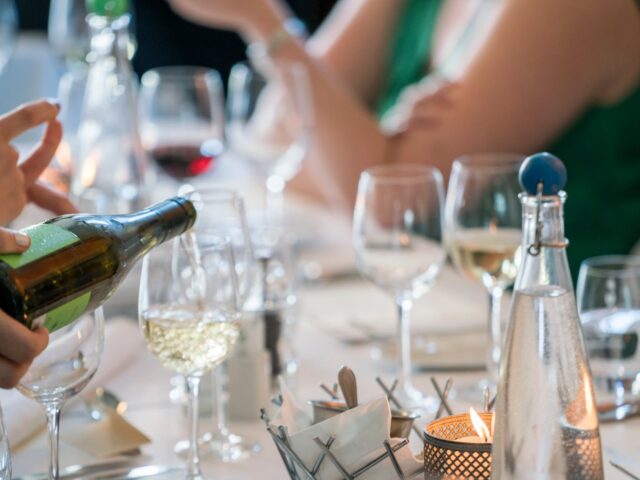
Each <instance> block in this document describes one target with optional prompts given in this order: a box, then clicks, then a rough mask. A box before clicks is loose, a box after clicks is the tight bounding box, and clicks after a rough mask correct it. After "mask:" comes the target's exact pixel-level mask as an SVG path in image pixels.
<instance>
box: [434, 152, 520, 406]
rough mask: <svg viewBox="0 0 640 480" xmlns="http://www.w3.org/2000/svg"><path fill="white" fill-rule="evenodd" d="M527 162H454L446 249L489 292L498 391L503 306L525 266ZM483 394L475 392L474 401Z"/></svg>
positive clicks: (506, 157)
mask: <svg viewBox="0 0 640 480" xmlns="http://www.w3.org/2000/svg"><path fill="white" fill-rule="evenodd" d="M523 160H524V156H522V155H517V154H508V153H504V154H502V153H488V154H476V155H467V156H464V157H461V158H459V159H457V160H456V161H455V162H453V169H452V172H451V178H450V179H449V190H448V192H447V201H446V206H445V226H446V227H445V243H446V245H447V249H448V250H449V253H450V254H451V257H452V259H453V263H454V265H455V267H456V269H457V270H458V271H459V272H460V273H462V274H463V275H464V276H465V277H467V278H470V279H471V280H474V281H476V282H480V283H482V285H484V287H485V288H486V289H487V291H488V292H489V322H488V334H489V338H488V340H489V349H488V351H487V357H486V368H487V378H486V379H484V380H483V381H482V382H481V384H480V385H479V388H480V389H482V388H484V387H485V386H489V387H495V385H496V383H497V381H498V368H499V365H500V355H501V350H502V327H501V313H500V302H501V299H502V294H503V292H504V290H505V288H507V287H509V286H511V285H513V282H514V281H515V278H516V273H517V272H518V265H519V264H520V243H521V242H522V208H521V205H520V200H519V199H518V193H519V192H520V184H519V182H518V171H519V169H520V164H521V163H522V161H523ZM479 393H480V392H473V393H471V392H470V395H473V397H474V398H480V397H479Z"/></svg>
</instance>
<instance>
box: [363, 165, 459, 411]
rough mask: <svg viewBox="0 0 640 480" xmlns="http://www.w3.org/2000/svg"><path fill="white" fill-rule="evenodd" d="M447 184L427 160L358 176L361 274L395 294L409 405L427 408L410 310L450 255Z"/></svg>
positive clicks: (403, 393) (403, 389) (403, 392)
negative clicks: (418, 386)
mask: <svg viewBox="0 0 640 480" xmlns="http://www.w3.org/2000/svg"><path fill="white" fill-rule="evenodd" d="M443 199H444V189H443V186H442V175H441V174H440V172H439V171H438V170H437V169H435V168H433V167H428V166H422V165H401V164H390V165H382V166H378V167H373V168H370V169H368V170H366V171H364V172H363V173H362V174H361V176H360V181H359V183H358V195H357V199H356V205H355V210H354V215H353V245H354V248H355V252H356V260H357V266H358V270H359V271H360V273H362V275H363V276H365V277H366V278H368V279H370V280H371V281H372V282H373V283H375V284H376V285H378V286H379V287H380V288H382V289H383V290H385V291H387V292H388V293H389V294H391V295H392V296H393V298H394V299H395V302H396V306H397V308H398V314H399V337H400V338H399V343H400V345H399V348H398V353H399V360H398V363H399V370H400V371H399V378H398V381H399V385H398V393H397V395H398V396H399V397H400V399H401V401H402V403H403V406H404V407H405V408H429V407H431V406H433V404H434V402H433V399H429V398H424V397H423V396H422V394H421V393H420V392H418V391H417V390H415V389H414V388H413V386H412V384H411V378H410V377H411V375H410V374H411V357H410V355H411V352H410V325H409V316H410V311H411V308H412V305H413V300H414V299H416V298H418V297H420V296H421V295H423V294H424V293H425V292H426V291H428V290H429V288H430V287H431V286H432V284H433V282H434V281H435V279H436V277H437V276H438V273H439V272H440V270H441V269H442V266H443V264H444V260H445V257H446V254H445V251H444V248H443V247H442V245H441V243H440V242H441V239H442V204H443Z"/></svg>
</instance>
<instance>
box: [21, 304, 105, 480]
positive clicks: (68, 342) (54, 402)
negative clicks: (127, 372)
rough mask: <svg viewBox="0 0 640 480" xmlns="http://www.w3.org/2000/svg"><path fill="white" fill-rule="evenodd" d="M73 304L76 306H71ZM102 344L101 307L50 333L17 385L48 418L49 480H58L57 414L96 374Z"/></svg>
mask: <svg viewBox="0 0 640 480" xmlns="http://www.w3.org/2000/svg"><path fill="white" fill-rule="evenodd" d="M82 301H83V298H82V297H79V298H78V299H76V300H72V301H71V302H70V304H69V305H70V306H71V307H73V306H75V307H77V306H78V305H81V304H82ZM73 302H75V305H71V303H73ZM78 302H80V303H78ZM65 308H67V310H66V312H67V313H68V311H69V310H68V308H69V307H67V306H66V305H63V306H62V307H59V308H58V314H62V315H64V310H61V309H65ZM54 312H55V311H54ZM50 315H51V314H50ZM45 325H46V324H45ZM103 345H104V318H103V314H102V308H98V309H96V310H95V311H93V312H90V313H85V314H83V315H82V316H81V317H80V318H79V319H77V320H76V321H74V322H73V323H71V324H70V325H67V326H66V327H63V328H61V329H59V330H56V331H54V332H52V333H51V335H50V336H49V345H48V346H47V348H46V349H45V351H44V352H42V353H41V354H40V355H38V356H37V357H36V359H35V360H34V361H33V363H32V364H31V367H29V370H28V371H27V373H26V374H25V376H24V377H22V380H21V381H20V383H19V384H18V390H20V392H21V393H22V394H23V395H25V396H27V397H29V398H32V399H34V400H35V401H37V402H38V403H40V404H41V405H42V406H43V407H44V410H45V413H46V416H47V425H48V430H49V480H57V479H58V478H60V468H59V455H58V444H59V428H60V412H61V410H62V407H63V405H64V403H65V402H66V401H67V400H68V399H69V398H70V397H72V396H74V395H76V394H77V393H78V392H80V390H82V389H83V388H84V387H85V386H86V385H87V383H89V380H91V378H92V377H93V375H94V374H95V373H96V370H97V369H98V365H99V363H100V356H101V355H102V349H103Z"/></svg>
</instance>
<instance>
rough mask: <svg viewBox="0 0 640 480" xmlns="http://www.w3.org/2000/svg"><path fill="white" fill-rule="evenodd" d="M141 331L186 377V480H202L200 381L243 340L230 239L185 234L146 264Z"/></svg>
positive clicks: (172, 367)
mask: <svg viewBox="0 0 640 480" xmlns="http://www.w3.org/2000/svg"><path fill="white" fill-rule="evenodd" d="M138 308H139V320H140V330H141V331H142V333H143V336H144V338H145V341H146V343H147V348H148V349H149V350H150V351H151V353H153V354H154V355H155V356H156V357H157V358H158V360H160V362H161V363H162V365H163V366H164V367H166V368H168V369H170V370H172V371H173V372H175V373H179V374H181V375H184V376H185V377H186V381H187V385H188V388H187V391H188V394H189V421H190V422H189V423H190V435H189V438H190V443H189V444H190V455H189V468H188V473H187V477H186V478H187V479H189V480H195V479H198V480H201V479H202V478H204V477H203V476H202V472H201V470H200V456H199V446H198V397H199V386H200V379H201V377H202V375H204V374H206V373H207V372H209V371H211V370H212V369H213V368H215V367H216V366H217V365H219V364H220V363H221V362H223V361H224V360H225V359H226V358H227V357H228V355H229V352H230V351H231V348H232V347H233V345H234V344H235V342H236V340H237V338H238V335H239V328H240V327H239V324H238V320H239V318H238V297H237V279H236V276H235V266H234V261H233V254H232V252H231V247H230V245H229V242H228V240H227V239H225V238H222V237H219V236H215V235H211V236H209V235H205V234H201V235H198V237H197V241H196V239H194V238H193V236H192V235H190V234H187V235H185V236H182V237H181V238H179V239H176V240H175V241H174V242H172V243H168V244H164V245H162V246H160V247H159V248H156V249H155V250H153V251H152V252H151V253H150V254H149V255H147V256H146V257H145V259H144V262H143V265H142V276H141V279H140V298H139V302H138Z"/></svg>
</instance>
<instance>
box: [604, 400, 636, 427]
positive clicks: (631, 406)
mask: <svg viewBox="0 0 640 480" xmlns="http://www.w3.org/2000/svg"><path fill="white" fill-rule="evenodd" d="M597 409H598V419H599V420H600V421H601V422H616V421H620V420H624V419H626V418H630V417H634V416H636V415H640V401H635V402H628V403H623V404H620V405H615V404H604V405H598V407H597Z"/></svg>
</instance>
